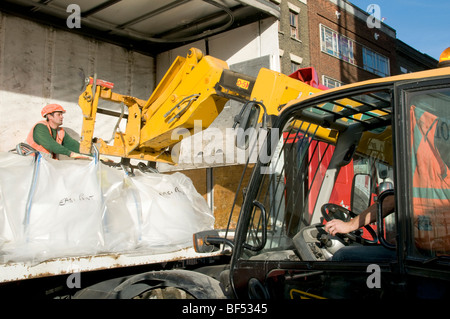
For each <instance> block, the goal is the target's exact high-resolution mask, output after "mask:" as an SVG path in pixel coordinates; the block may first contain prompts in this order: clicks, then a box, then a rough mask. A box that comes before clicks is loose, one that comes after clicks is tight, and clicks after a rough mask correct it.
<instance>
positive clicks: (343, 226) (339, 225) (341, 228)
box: [325, 219, 355, 236]
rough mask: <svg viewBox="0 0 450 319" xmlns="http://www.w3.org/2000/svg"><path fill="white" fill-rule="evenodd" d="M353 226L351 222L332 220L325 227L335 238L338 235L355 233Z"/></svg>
mask: <svg viewBox="0 0 450 319" xmlns="http://www.w3.org/2000/svg"><path fill="white" fill-rule="evenodd" d="M353 228H354V227H353V225H352V223H351V222H344V221H342V220H339V219H332V220H330V221H329V222H327V223H326V225H325V231H326V232H328V233H329V234H330V235H332V236H335V235H336V234H337V233H339V234H347V233H349V232H351V231H354V230H355V229H353Z"/></svg>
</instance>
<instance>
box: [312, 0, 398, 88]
mask: <svg viewBox="0 0 450 319" xmlns="http://www.w3.org/2000/svg"><path fill="white" fill-rule="evenodd" d="M308 10H309V48H310V56H311V66H313V67H315V68H316V71H317V72H318V74H319V78H320V80H321V81H322V83H323V84H324V85H326V86H328V87H335V86H339V85H341V84H346V83H353V82H357V81H363V80H368V79H372V78H376V77H380V76H381V77H384V76H389V75H393V74H396V50H395V47H396V34H395V30H394V29H392V28H390V27H389V26H387V25H385V24H384V23H382V22H380V21H377V23H376V24H375V23H373V22H374V21H373V20H371V19H372V17H371V16H369V14H367V13H366V12H364V11H362V10H361V9H360V8H358V7H356V6H354V5H353V4H351V3H349V2H347V1H342V0H315V1H309V2H308Z"/></svg>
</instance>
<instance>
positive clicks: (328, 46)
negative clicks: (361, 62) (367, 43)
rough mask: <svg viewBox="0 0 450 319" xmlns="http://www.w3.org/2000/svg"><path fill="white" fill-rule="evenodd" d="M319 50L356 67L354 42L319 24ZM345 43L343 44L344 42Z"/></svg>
mask: <svg viewBox="0 0 450 319" xmlns="http://www.w3.org/2000/svg"><path fill="white" fill-rule="evenodd" d="M319 27H320V50H321V51H322V52H323V53H326V54H328V55H331V56H334V57H335V58H338V59H340V60H342V61H345V62H347V63H350V64H353V65H356V60H355V43H356V42H355V41H354V40H352V39H350V38H349V37H346V36H345V35H342V34H340V33H338V32H337V31H334V30H333V29H331V28H329V27H327V26H325V25H323V24H320V26H319ZM344 41H345V42H344Z"/></svg>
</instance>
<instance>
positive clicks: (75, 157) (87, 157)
mask: <svg viewBox="0 0 450 319" xmlns="http://www.w3.org/2000/svg"><path fill="white" fill-rule="evenodd" d="M70 158H73V159H82V160H91V159H92V157H90V156H87V155H83V154H79V153H75V152H72V153H70Z"/></svg>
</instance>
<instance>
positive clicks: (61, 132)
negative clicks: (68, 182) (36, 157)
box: [27, 121, 65, 159]
mask: <svg viewBox="0 0 450 319" xmlns="http://www.w3.org/2000/svg"><path fill="white" fill-rule="evenodd" d="M38 124H44V125H45V126H47V128H48V131H49V132H50V135H52V128H51V127H50V125H49V124H48V122H47V121H41V122H37V123H36V124H35V125H34V126H33V127H32V129H31V131H30V133H28V136H27V143H28V145H30V146H31V147H33V148H34V149H35V150H37V151H39V152H40V153H43V154H46V155H49V156H51V157H52V158H54V159H58V155H57V154H54V153H51V152H50V151H49V150H47V149H45V148H44V147H43V146H42V145H40V144H38V143H36V142H35V141H34V139H33V132H34V128H35V127H36V125H38ZM64 135H65V132H64V129H63V128H62V127H58V128H57V129H56V142H57V143H58V144H62V142H63V140H64Z"/></svg>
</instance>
